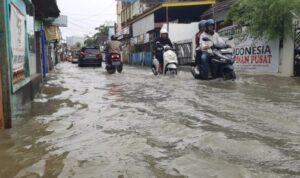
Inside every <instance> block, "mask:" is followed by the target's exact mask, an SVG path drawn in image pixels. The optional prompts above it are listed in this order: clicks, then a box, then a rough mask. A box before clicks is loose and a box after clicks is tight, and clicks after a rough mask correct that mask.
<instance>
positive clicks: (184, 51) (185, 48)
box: [175, 41, 194, 65]
mask: <svg viewBox="0 0 300 178" xmlns="http://www.w3.org/2000/svg"><path fill="white" fill-rule="evenodd" d="M175 50H176V53H177V56H178V62H179V65H190V64H192V63H193V62H194V57H193V42H192V41H184V42H179V43H176V44H175Z"/></svg>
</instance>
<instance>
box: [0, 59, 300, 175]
mask: <svg viewBox="0 0 300 178" xmlns="http://www.w3.org/2000/svg"><path fill="white" fill-rule="evenodd" d="M0 177H1V178H13V177H16V178H38V177H45V178H52V177H53V178H56V177H58V178H69V177H72V178H73V177H75V178H294V177H295V178H297V177H300V80H299V79H294V78H278V77H271V76H248V75H242V76H239V79H238V80H237V81H235V82H224V81H221V80H214V81H208V82H207V81H196V80H194V79H193V78H192V76H191V74H190V73H188V72H180V73H179V76H177V77H175V78H172V77H168V76H159V77H155V76H153V75H152V74H151V71H150V69H148V68H135V67H126V68H125V71H124V73H123V74H116V75H108V74H106V72H105V71H104V69H100V68H78V67H77V66H76V65H72V64H69V63H62V64H59V65H58V66H57V69H56V71H55V73H52V74H51V75H50V76H49V80H48V81H47V83H46V84H45V86H44V87H43V89H42V93H41V94H40V95H39V96H38V97H37V98H36V99H35V100H34V102H33V103H31V104H30V105H27V106H24V108H22V110H21V111H20V113H18V114H17V115H16V116H15V117H14V129H11V130H7V131H0Z"/></svg>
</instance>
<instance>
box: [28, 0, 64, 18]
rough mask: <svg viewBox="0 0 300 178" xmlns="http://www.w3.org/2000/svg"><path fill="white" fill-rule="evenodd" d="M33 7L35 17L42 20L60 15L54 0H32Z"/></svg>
mask: <svg viewBox="0 0 300 178" xmlns="http://www.w3.org/2000/svg"><path fill="white" fill-rule="evenodd" d="M32 3H33V5H34V8H35V18H36V19H37V20H43V19H46V18H57V17H59V15H60V10H59V9H58V6H57V2H56V0H43V1H41V0H32Z"/></svg>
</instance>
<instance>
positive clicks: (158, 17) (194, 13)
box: [129, 0, 215, 24]
mask: <svg viewBox="0 0 300 178" xmlns="http://www.w3.org/2000/svg"><path fill="white" fill-rule="evenodd" d="M214 3H215V0H199V1H193V2H173V3H162V4H160V5H158V6H156V7H153V8H151V9H149V10H148V11H146V12H145V13H143V14H141V15H139V16H137V17H136V18H135V19H133V20H131V21H130V22H129V24H133V23H135V22H137V21H140V20H141V19H143V18H145V17H147V16H149V15H150V14H154V20H155V23H157V22H166V21H167V19H166V14H167V11H168V14H169V15H168V17H169V21H174V20H178V22H179V23H184V22H193V21H197V20H199V18H200V16H201V15H202V13H204V12H205V11H207V10H208V9H209V8H210V7H211V5H212V4H214Z"/></svg>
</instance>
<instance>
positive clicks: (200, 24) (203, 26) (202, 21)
mask: <svg viewBox="0 0 300 178" xmlns="http://www.w3.org/2000/svg"><path fill="white" fill-rule="evenodd" d="M205 25H206V20H201V21H200V22H199V24H198V27H199V30H201V29H203V28H205Z"/></svg>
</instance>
